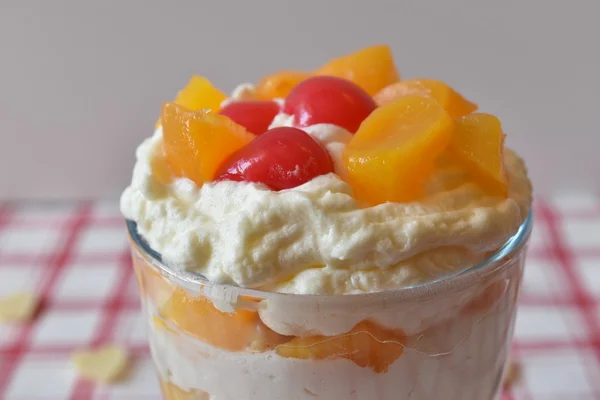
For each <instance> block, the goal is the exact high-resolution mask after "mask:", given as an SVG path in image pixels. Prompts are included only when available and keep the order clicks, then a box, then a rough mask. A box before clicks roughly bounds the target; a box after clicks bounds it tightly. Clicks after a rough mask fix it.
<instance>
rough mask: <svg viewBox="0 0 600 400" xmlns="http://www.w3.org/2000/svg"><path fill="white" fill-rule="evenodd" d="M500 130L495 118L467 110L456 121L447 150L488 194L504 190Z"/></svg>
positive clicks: (501, 133)
mask: <svg viewBox="0 0 600 400" xmlns="http://www.w3.org/2000/svg"><path fill="white" fill-rule="evenodd" d="M504 136H505V135H504V132H502V126H501V124H500V121H499V120H498V118H496V117H495V116H493V115H490V114H470V115H466V116H464V117H462V118H460V119H459V120H458V121H457V126H456V130H455V132H454V135H453V136H452V141H451V144H450V151H451V153H452V154H454V155H455V156H456V158H457V159H458V161H459V162H461V164H462V165H463V166H464V168H465V169H466V170H467V171H469V173H471V175H472V177H473V179H475V180H476V181H477V183H479V184H480V185H481V186H482V187H483V188H484V189H486V190H488V191H489V192H490V193H491V194H494V195H499V196H506V195H507V194H508V177H507V174H506V169H505V167H504Z"/></svg>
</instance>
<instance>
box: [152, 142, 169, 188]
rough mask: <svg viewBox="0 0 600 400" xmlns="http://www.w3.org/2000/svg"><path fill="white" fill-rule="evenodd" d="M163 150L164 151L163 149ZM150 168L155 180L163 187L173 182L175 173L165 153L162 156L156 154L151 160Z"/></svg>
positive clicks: (161, 153) (162, 152)
mask: <svg viewBox="0 0 600 400" xmlns="http://www.w3.org/2000/svg"><path fill="white" fill-rule="evenodd" d="M161 150H162V149H161ZM150 167H151V168H152V175H154V178H155V179H156V180H157V181H158V182H159V183H162V184H163V185H168V184H169V183H171V181H172V180H173V172H172V171H171V167H170V166H169V163H168V162H167V157H166V156H165V154H164V151H161V152H160V154H155V155H154V156H153V157H152V159H151V160H150Z"/></svg>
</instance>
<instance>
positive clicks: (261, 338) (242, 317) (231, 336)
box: [161, 289, 289, 351]
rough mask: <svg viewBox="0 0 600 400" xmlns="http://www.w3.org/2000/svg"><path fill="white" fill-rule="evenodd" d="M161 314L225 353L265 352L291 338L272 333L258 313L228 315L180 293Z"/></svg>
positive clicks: (240, 312)
mask: <svg viewBox="0 0 600 400" xmlns="http://www.w3.org/2000/svg"><path fill="white" fill-rule="evenodd" d="M161 314H162V315H163V317H164V318H165V319H166V320H170V321H172V322H173V323H175V324H176V325H177V326H178V327H179V328H180V329H183V330H184V331H186V332H188V333H190V334H192V335H195V336H196V337H198V338H200V339H201V340H203V341H205V342H207V343H209V344H211V345H213V346H215V347H219V348H222V349H227V350H231V351H240V350H244V349H248V350H255V351H265V350H268V349H271V348H273V347H275V346H276V345H278V344H280V343H283V342H285V341H287V340H289V338H287V337H285V336H282V335H279V334H278V333H276V332H274V331H272V330H271V329H269V328H268V327H267V326H266V325H264V324H263V322H262V321H261V320H260V318H259V317H258V313H257V312H256V311H250V310H244V309H238V310H236V311H235V312H234V313H226V312H222V311H219V310H217V309H216V308H215V306H214V305H213V304H212V302H211V301H210V300H208V299H207V298H205V297H202V296H198V297H192V296H190V295H188V294H187V293H186V292H185V290H183V289H177V290H176V291H175V292H174V293H173V296H172V297H171V298H170V299H169V301H167V303H166V304H165V306H164V307H163V309H162V311H161Z"/></svg>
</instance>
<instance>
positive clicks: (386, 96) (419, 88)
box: [374, 79, 477, 119]
mask: <svg viewBox="0 0 600 400" xmlns="http://www.w3.org/2000/svg"><path fill="white" fill-rule="evenodd" d="M410 95H418V96H431V97H433V98H434V99H436V100H437V101H438V102H439V103H440V104H441V105H442V107H444V110H446V112H447V113H448V114H450V116H451V117H452V118H454V119H456V118H459V117H462V116H463V115H467V114H470V113H472V112H473V111H475V110H477V104H475V103H471V102H470V101H469V100H467V99H465V98H464V97H463V96H461V95H460V93H458V92H456V91H455V90H454V89H452V88H451V87H450V86H448V85H446V84H445V83H444V82H441V81H436V80H434V79H409V80H405V81H401V82H397V83H394V84H392V85H390V86H387V87H385V88H383V89H382V90H381V91H380V92H379V93H377V94H376V95H375V97H374V98H375V102H377V105H379V106H382V105H384V104H387V103H390V102H392V101H394V100H396V99H398V98H400V97H404V96H410Z"/></svg>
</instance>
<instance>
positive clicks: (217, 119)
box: [161, 103, 255, 185]
mask: <svg viewBox="0 0 600 400" xmlns="http://www.w3.org/2000/svg"><path fill="white" fill-rule="evenodd" d="M161 118H162V121H163V125H164V126H163V151H164V154H165V158H166V160H167V163H168V164H169V167H170V169H171V171H172V173H173V174H175V176H182V177H186V178H188V179H191V180H192V181H194V182H195V183H196V184H197V185H202V184H203V183H204V182H206V181H210V180H212V179H213V177H214V175H215V171H216V170H217V168H218V167H219V165H221V163H222V162H223V160H225V159H226V158H227V157H229V156H230V155H231V154H232V153H234V152H235V151H236V150H238V149H240V148H242V147H244V146H245V145H246V144H248V143H250V142H251V141H252V139H254V137H255V136H254V135H253V134H251V133H249V132H247V131H246V129H245V128H244V127H242V126H240V125H238V124H236V123H235V122H233V121H232V120H231V119H229V118H228V117H226V116H224V115H218V114H215V113H213V112H211V111H208V110H198V111H190V110H188V109H186V108H184V107H182V106H179V105H177V104H174V103H165V105H164V106H163V109H162V116H161Z"/></svg>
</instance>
